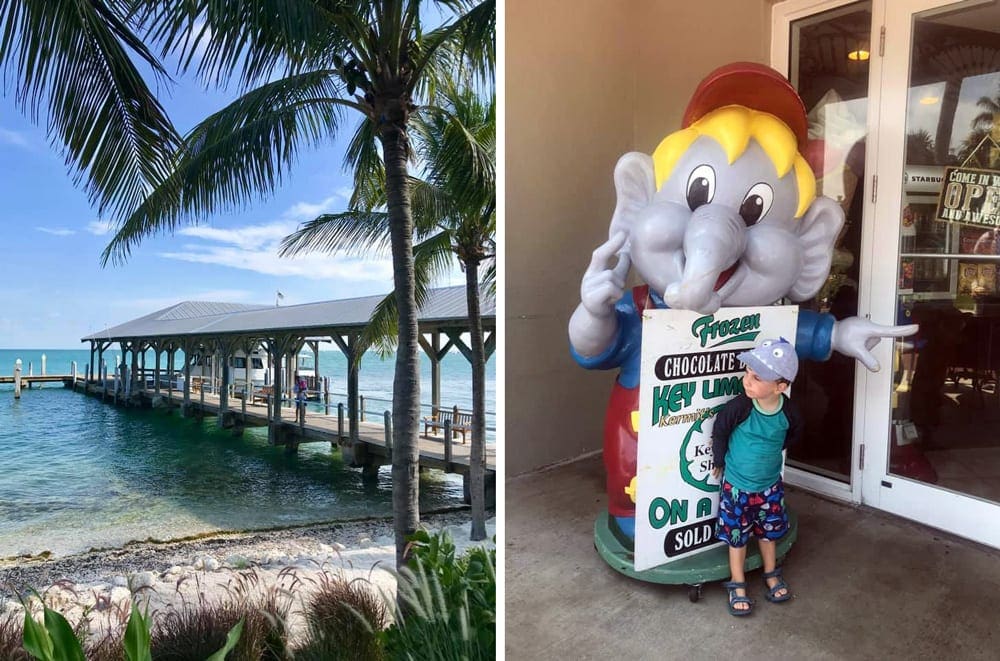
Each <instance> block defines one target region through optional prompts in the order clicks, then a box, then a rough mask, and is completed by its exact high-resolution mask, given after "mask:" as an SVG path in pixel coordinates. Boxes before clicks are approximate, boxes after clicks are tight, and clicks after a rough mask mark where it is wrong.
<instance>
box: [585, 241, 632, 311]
mask: <svg viewBox="0 0 1000 661" xmlns="http://www.w3.org/2000/svg"><path fill="white" fill-rule="evenodd" d="M626 239H628V235H627V234H626V233H625V232H618V233H616V234H615V235H614V236H612V237H611V238H610V239H608V240H607V241H606V242H605V243H603V244H601V245H600V246H598V247H597V248H596V249H595V250H594V253H593V256H592V257H591V258H590V266H588V267H587V271H586V272H585V273H584V274H583V281H582V282H581V283H580V302H581V304H582V305H583V307H584V308H585V309H586V310H587V312H589V313H590V314H592V315H593V316H594V317H596V318H598V319H605V318H607V317H610V316H611V315H612V314H614V310H615V303H617V302H618V299H619V298H621V297H622V294H623V293H625V278H626V276H628V269H629V265H630V261H629V256H628V250H627V249H626V250H622V248H623V247H624V246H625V241H626ZM616 254H617V255H618V263H617V264H615V266H614V267H612V266H611V259H612V258H613V257H614V256H615V255H616Z"/></svg>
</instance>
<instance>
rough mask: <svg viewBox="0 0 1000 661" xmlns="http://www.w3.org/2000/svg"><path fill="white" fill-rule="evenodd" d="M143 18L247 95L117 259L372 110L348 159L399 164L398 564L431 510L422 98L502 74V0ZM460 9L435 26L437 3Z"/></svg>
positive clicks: (161, 194) (250, 3) (119, 242)
mask: <svg viewBox="0 0 1000 661" xmlns="http://www.w3.org/2000/svg"><path fill="white" fill-rule="evenodd" d="M146 6H147V7H148V9H147V10H146V12H145V13H143V14H142V15H141V16H140V17H139V20H140V21H141V23H142V24H143V25H144V26H145V27H146V28H147V30H148V32H147V34H148V37H149V38H150V39H151V40H153V41H155V42H158V43H161V44H162V47H163V50H164V52H165V53H167V52H177V53H179V55H180V58H181V62H182V63H183V66H184V67H185V68H189V67H191V66H192V65H193V63H194V62H195V61H197V63H198V64H197V70H198V72H199V74H201V75H202V76H204V77H208V78H213V79H214V80H215V81H216V82H217V83H218V82H221V81H226V80H230V79H234V78H235V79H237V80H238V81H239V84H240V86H241V88H242V89H243V90H244V93H243V95H242V96H241V97H240V98H238V99H237V100H236V101H234V102H233V103H231V104H230V105H228V106H227V107H225V108H223V109H222V110H220V111H218V112H216V113H214V114H213V115H211V116H209V117H208V118H206V119H205V120H204V121H202V122H201V123H200V124H198V125H197V126H196V127H195V128H194V129H193V130H192V131H191V133H190V134H188V135H187V136H186V137H185V139H184V144H183V146H182V148H181V149H180V151H179V152H178V153H177V154H176V161H175V163H174V164H173V169H172V171H171V173H170V175H169V176H168V177H167V179H166V180H165V181H164V182H163V183H162V184H160V185H159V186H158V187H157V188H156V190H154V191H152V192H151V193H150V195H149V196H148V197H147V198H146V199H145V201H144V202H143V203H142V205H141V206H140V207H139V208H138V210H136V211H135V213H133V214H132V215H131V216H129V217H128V218H127V219H126V220H125V221H124V223H123V224H122V225H121V226H120V227H119V229H118V232H117V233H116V235H115V236H114V238H113V239H112V241H111V242H110V243H109V245H108V246H107V248H106V249H105V253H104V259H105V261H106V262H107V261H108V260H124V259H127V257H128V255H129V254H130V252H131V250H132V249H133V248H134V247H135V246H136V245H138V243H139V242H140V241H141V240H142V239H143V238H145V237H147V236H150V235H152V234H154V233H157V232H160V231H164V230H173V229H174V228H175V227H176V226H177V225H179V224H180V223H182V222H195V221H196V219H197V218H198V217H199V216H201V215H204V214H210V213H214V212H217V211H221V210H231V209H234V208H239V207H242V206H244V205H246V204H248V203H250V202H251V201H252V200H253V199H254V198H257V197H263V196H266V195H269V194H271V193H272V192H273V191H274V190H275V189H276V188H277V187H278V186H279V185H280V184H281V183H282V181H283V180H284V178H285V177H287V176H288V175H287V171H288V170H289V169H290V168H291V166H292V164H293V163H294V161H295V157H296V154H297V153H298V151H299V150H300V149H302V148H306V147H319V146H320V145H322V144H323V143H325V142H326V141H327V140H329V139H331V138H332V137H333V136H335V135H337V134H339V133H340V131H341V122H342V120H343V119H344V116H345V114H347V112H348V111H354V112H356V113H357V115H358V116H359V117H360V119H361V120H362V121H361V122H360V124H359V126H358V128H357V130H356V131H355V133H354V137H353V140H352V142H351V145H350V147H349V149H348V152H347V154H346V155H345V161H346V162H347V163H348V165H349V166H350V167H352V168H353V169H354V172H355V181H356V182H361V181H364V180H365V179H366V178H368V177H369V173H370V172H371V171H372V168H373V167H375V165H374V164H375V163H376V162H378V161H379V155H378V150H377V149H376V144H377V145H378V146H379V147H380V148H381V153H382V161H383V162H384V164H385V193H386V200H387V205H386V207H387V213H388V227H389V236H390V246H391V252H392V262H393V283H394V286H395V294H396V306H397V309H398V310H399V318H400V324H399V332H398V350H397V352H396V368H395V375H394V379H393V405H392V428H393V430H392V435H393V453H392V457H393V459H392V481H393V511H394V525H395V538H396V560H397V564H402V563H403V562H404V561H405V550H406V537H407V535H409V534H412V533H413V532H414V531H415V530H416V528H417V525H418V524H419V521H420V518H419V510H418V499H417V496H418V486H419V482H418V468H419V465H418V462H419V453H418V448H417V432H418V423H419V419H420V386H419V374H420V373H419V362H418V358H419V356H418V349H417V346H418V345H417V342H418V334H417V307H416V302H415V280H414V264H413V259H414V258H413V244H412V234H413V219H412V213H411V210H410V190H409V186H408V172H407V159H408V158H409V157H410V156H411V149H410V137H409V129H410V116H411V113H412V112H413V111H414V110H416V108H417V106H416V105H415V102H416V101H423V102H425V103H429V104H430V103H433V101H434V97H435V93H436V91H437V89H438V88H439V86H440V85H441V84H442V83H443V82H445V81H448V80H451V79H453V78H455V77H456V76H459V75H461V76H471V77H473V78H474V79H475V80H481V79H488V78H490V77H491V76H492V74H493V65H494V33H495V21H496V8H495V0H483V1H482V2H479V3H478V4H473V2H472V1H471V0H438V1H437V2H433V3H428V2H421V1H420V0H244V1H236V0H229V1H227V2H217V1H213V0H178V1H175V2H169V3H164V4H162V5H161V4H159V3H149V4H148V5H146ZM431 6H434V7H436V8H437V9H439V10H440V11H442V12H444V13H445V14H447V15H446V16H445V17H444V19H443V22H442V24H441V25H440V26H438V27H435V28H433V29H429V30H427V31H426V32H425V30H424V20H423V19H424V18H426V17H427V14H428V8H429V7H431Z"/></svg>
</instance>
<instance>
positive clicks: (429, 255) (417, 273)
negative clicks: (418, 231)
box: [359, 232, 452, 357]
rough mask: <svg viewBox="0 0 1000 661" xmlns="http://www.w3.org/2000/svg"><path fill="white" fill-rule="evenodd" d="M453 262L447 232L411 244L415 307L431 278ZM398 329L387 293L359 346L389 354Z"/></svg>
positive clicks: (392, 301) (393, 303)
mask: <svg viewBox="0 0 1000 661" xmlns="http://www.w3.org/2000/svg"><path fill="white" fill-rule="evenodd" d="M451 264H452V256H451V241H450V237H449V235H448V233H447V232H441V233H439V234H436V235H434V236H431V237H429V238H428V239H426V240H424V241H421V242H420V243H417V244H415V245H414V246H413V275H414V284H415V285H416V287H415V290H414V292H415V295H414V298H415V299H416V303H417V309H420V308H421V307H422V306H423V304H424V302H425V301H426V300H427V293H428V291H429V290H430V288H431V285H432V284H433V283H434V280H435V279H436V278H438V277H440V276H441V274H443V273H447V271H448V269H449V268H450V266H451ZM398 331H399V314H398V309H397V307H396V296H395V293H394V292H390V293H389V294H388V295H387V296H386V297H385V298H384V299H382V300H381V301H380V302H379V304H378V305H377V306H376V307H375V312H373V313H372V317H371V319H370V320H369V322H368V325H367V326H366V327H365V330H364V331H363V332H362V333H361V337H360V340H359V341H360V343H361V346H362V347H365V348H369V347H371V348H373V349H375V351H376V352H377V353H378V354H379V355H380V356H382V357H385V356H386V355H388V354H389V353H391V352H392V351H393V350H394V348H395V344H396V337H397V334H398Z"/></svg>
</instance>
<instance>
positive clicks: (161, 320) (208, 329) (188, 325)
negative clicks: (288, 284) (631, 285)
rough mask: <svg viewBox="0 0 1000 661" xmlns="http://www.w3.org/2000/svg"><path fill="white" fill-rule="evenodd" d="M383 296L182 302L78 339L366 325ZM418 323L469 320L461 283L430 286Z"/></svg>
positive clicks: (487, 308)
mask: <svg viewBox="0 0 1000 661" xmlns="http://www.w3.org/2000/svg"><path fill="white" fill-rule="evenodd" d="M383 298H385V294H381V295H378V296H364V297H361V298H348V299H341V300H337V301H322V302H319V303H304V304H302V305H289V306H285V307H271V306H264V305H244V304H240V303H209V302H204V301H184V302H181V303H178V304H176V305H173V306H170V307H168V308H164V309H162V310H158V311H156V312H153V313H151V314H148V315H146V316H144V317H139V318H138V319H133V320H132V321H127V322H125V323H123V324H119V325H117V326H112V327H111V328H106V329H104V330H102V331H100V332H97V333H94V334H93V335H88V336H86V337H84V338H81V341H82V342H87V341H90V340H122V339H131V338H142V337H177V336H184V335H239V334H264V333H268V332H295V331H301V332H302V334H303V335H306V336H308V335H310V331H319V330H324V329H333V328H344V329H346V328H358V327H361V326H364V325H366V324H367V323H368V320H369V319H370V318H371V315H372V312H373V311H374V310H375V306H376V305H378V303H379V302H380V301H381V300H382V299H383ZM480 300H481V302H480V306H481V313H482V317H483V321H484V322H486V323H487V325H492V323H493V322H495V320H496V303H495V301H494V300H493V298H492V297H490V296H485V295H483V296H482V297H481V299H480ZM418 323H420V324H421V325H423V326H427V325H437V326H464V325H467V324H468V308H467V306H466V300H465V286H464V285H459V286H456V287H443V288H440V289H431V290H430V291H429V292H428V295H427V301H426V302H425V303H424V306H423V307H422V308H421V309H420V311H419V313H418Z"/></svg>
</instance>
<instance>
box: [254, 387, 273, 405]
mask: <svg viewBox="0 0 1000 661" xmlns="http://www.w3.org/2000/svg"><path fill="white" fill-rule="evenodd" d="M270 397H271V386H261V387H260V388H254V389H253V394H252V395H251V396H250V403H251V404H266V403H267V400H268V399H270Z"/></svg>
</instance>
